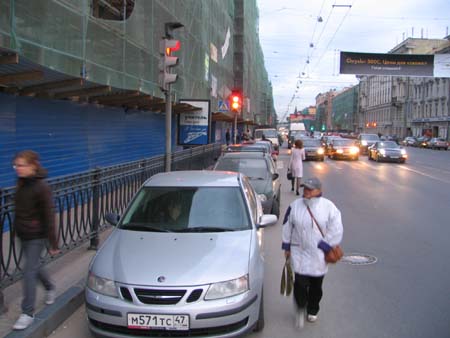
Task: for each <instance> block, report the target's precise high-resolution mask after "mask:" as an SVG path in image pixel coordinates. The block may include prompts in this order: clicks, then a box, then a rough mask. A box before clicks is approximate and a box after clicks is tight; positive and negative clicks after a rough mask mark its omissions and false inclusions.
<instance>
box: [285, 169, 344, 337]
mask: <svg viewBox="0 0 450 338" xmlns="http://www.w3.org/2000/svg"><path fill="white" fill-rule="evenodd" d="M303 187H304V190H303V198H298V199H296V200H295V201H294V202H292V203H291V205H290V206H289V207H288V209H287V211H286V214H285V216H284V221H283V230H282V231H283V233H282V238H283V244H282V249H283V250H284V255H285V257H286V259H288V258H290V261H291V262H292V266H293V270H294V273H295V281H294V299H295V305H296V309H297V313H296V326H297V327H298V328H301V327H303V324H304V318H305V314H307V320H308V321H309V322H315V321H316V320H317V314H318V312H319V303H320V300H321V299H322V282H323V279H324V277H325V274H326V273H327V272H328V266H327V261H326V256H327V254H328V253H330V252H332V251H333V250H334V248H335V247H336V246H338V244H339V243H340V242H341V241H342V235H343V232H344V230H343V227H342V218H341V212H340V211H339V209H338V208H337V207H336V206H335V205H334V203H333V202H331V201H330V200H328V199H326V198H324V197H322V184H321V182H320V181H319V179H318V178H315V177H313V178H309V179H307V180H305V183H304V184H303ZM322 233H323V234H322ZM305 312H306V313H305Z"/></svg>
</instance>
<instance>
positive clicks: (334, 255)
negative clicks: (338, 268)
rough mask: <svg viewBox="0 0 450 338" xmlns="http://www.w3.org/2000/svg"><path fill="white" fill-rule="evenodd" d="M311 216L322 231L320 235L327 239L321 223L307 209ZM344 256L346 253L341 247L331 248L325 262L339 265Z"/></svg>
mask: <svg viewBox="0 0 450 338" xmlns="http://www.w3.org/2000/svg"><path fill="white" fill-rule="evenodd" d="M307 209H308V212H309V214H310V215H311V218H312V219H313V221H314V223H315V224H316V225H317V228H318V229H319V231H320V234H321V235H322V237H323V238H325V235H324V234H323V231H322V228H321V227H320V225H319V223H318V222H317V220H316V218H315V217H314V215H313V213H312V212H311V209H310V208H309V207H307ZM342 256H344V251H343V250H342V248H341V247H340V246H339V245H336V246H333V247H331V249H330V251H328V252H327V253H326V254H325V262H327V263H333V264H334V263H337V262H339V261H340V259H341V258H342Z"/></svg>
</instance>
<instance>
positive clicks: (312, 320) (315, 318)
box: [307, 315, 317, 323]
mask: <svg viewBox="0 0 450 338" xmlns="http://www.w3.org/2000/svg"><path fill="white" fill-rule="evenodd" d="M307 319H308V322H310V323H314V322H315V321H316V320H317V315H308V318H307Z"/></svg>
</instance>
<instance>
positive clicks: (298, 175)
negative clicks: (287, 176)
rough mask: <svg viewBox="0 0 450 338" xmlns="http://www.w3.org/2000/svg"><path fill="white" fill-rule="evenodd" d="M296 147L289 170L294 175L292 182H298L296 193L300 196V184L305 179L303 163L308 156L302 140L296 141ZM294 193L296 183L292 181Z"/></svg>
mask: <svg viewBox="0 0 450 338" xmlns="http://www.w3.org/2000/svg"><path fill="white" fill-rule="evenodd" d="M294 145H295V148H294V149H292V155H291V159H290V161H289V166H288V170H290V171H291V173H292V180H295V181H297V189H296V192H297V195H300V194H299V192H298V189H300V183H301V180H302V177H303V161H304V160H305V156H306V155H305V149H304V148H303V142H302V140H296V141H295V143H294ZM292 191H294V181H292Z"/></svg>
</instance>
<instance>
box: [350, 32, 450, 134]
mask: <svg viewBox="0 0 450 338" xmlns="http://www.w3.org/2000/svg"><path fill="white" fill-rule="evenodd" d="M449 49H450V38H449V37H446V38H445V39H414V38H408V39H406V40H405V41H403V42H402V43H400V44H399V45H398V46H396V47H395V48H394V49H392V50H391V51H390V53H396V54H444V53H449V52H450V51H449ZM449 86H450V79H448V78H435V77H406V76H361V77H360V93H359V109H358V114H357V131H358V132H371V133H379V134H383V135H392V136H397V137H405V136H410V135H413V136H421V135H428V136H434V137H443V138H446V139H449V121H450V112H449V107H450V103H449V99H450V90H449Z"/></svg>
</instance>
